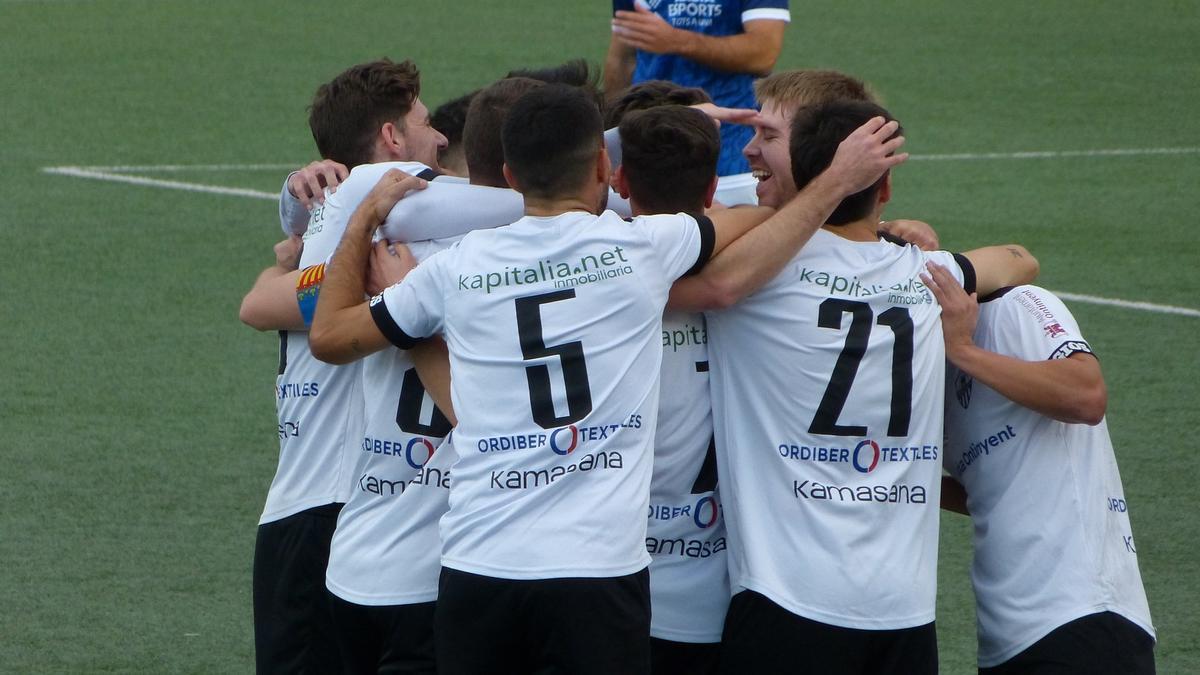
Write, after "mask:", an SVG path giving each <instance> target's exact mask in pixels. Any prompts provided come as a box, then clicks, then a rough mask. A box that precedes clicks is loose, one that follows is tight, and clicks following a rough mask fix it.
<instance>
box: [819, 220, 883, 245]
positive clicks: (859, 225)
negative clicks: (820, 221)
mask: <svg viewBox="0 0 1200 675" xmlns="http://www.w3.org/2000/svg"><path fill="white" fill-rule="evenodd" d="M821 229H822V230H825V231H826V232H829V233H831V234H836V235H837V236H839V237H841V238H842V239H848V240H850V241H879V234H878V231H879V218H871V217H867V218H862V219H860V220H853V221H850V222H849V223H846V224H844V225H828V224H826V225H822V226H821Z"/></svg>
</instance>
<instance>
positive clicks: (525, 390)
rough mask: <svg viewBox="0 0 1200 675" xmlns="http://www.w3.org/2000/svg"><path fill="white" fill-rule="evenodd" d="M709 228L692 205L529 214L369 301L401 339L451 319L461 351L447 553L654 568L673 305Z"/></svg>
mask: <svg viewBox="0 0 1200 675" xmlns="http://www.w3.org/2000/svg"><path fill="white" fill-rule="evenodd" d="M712 237H713V234H712V224H711V223H710V222H709V221H708V220H707V219H706V218H703V217H701V218H700V220H699V221H697V220H696V219H694V218H692V217H690V216H686V215H675V216H648V217H641V218H635V219H634V220H633V221H632V222H625V221H623V220H621V219H620V218H619V217H618V216H616V215H615V214H613V213H611V212H606V213H605V214H603V215H601V216H594V215H591V214H587V213H566V214H563V215H560V216H556V217H547V218H542V217H526V218H523V219H522V220H519V221H517V222H516V223H514V224H512V225H510V226H507V227H503V228H498V229H496V230H487V231H478V232H473V233H471V234H469V235H467V236H466V237H465V238H464V239H463V240H462V241H461V242H459V243H458V244H456V245H455V246H453V247H451V248H450V249H448V250H446V251H443V252H442V253H439V254H436V255H434V256H432V257H431V258H429V259H428V260H426V261H425V262H423V263H422V264H421V265H420V266H418V267H417V268H416V269H415V270H414V271H413V272H412V273H411V274H409V276H408V277H407V278H406V279H405V280H404V282H403V283H401V284H399V285H397V286H394V287H392V288H390V289H388V290H387V291H385V292H384V293H383V294H382V295H381V296H377V297H376V298H375V299H374V300H372V315H373V316H374V317H375V320H376V323H377V324H378V325H379V327H380V329H381V330H382V331H383V332H384V334H385V335H387V336H388V337H389V338H390V339H392V341H393V342H395V343H396V344H397V345H400V346H404V345H406V344H409V343H410V342H411V340H412V339H413V337H423V336H427V335H430V334H433V333H438V332H441V333H442V334H443V335H444V336H445V339H446V344H447V346H448V347H449V350H450V366H451V379H452V392H451V395H452V398H453V401H454V409H455V412H456V413H457V415H458V427H457V428H456V429H455V431H454V445H455V450H456V451H457V453H458V460H457V462H456V463H455V464H454V466H453V468H452V472H453V474H454V479H453V482H452V484H451V488H450V511H449V513H448V514H447V515H446V516H445V517H444V518H443V519H442V522H441V528H442V540H443V552H442V564H443V565H444V566H446V567H450V568H453V569H456V570H460V571H464V572H470V573H474V574H482V575H487V576H492V577H499V578H507V579H543V578H557V577H615V576H622V575H626V574H632V573H634V572H636V571H638V570H640V569H642V568H644V567H646V565H647V564H648V563H649V556H648V555H647V553H646V545H645V533H646V511H647V509H648V504H649V480H650V473H651V462H652V458H651V443H652V441H653V436H654V428H655V420H656V416H657V408H658V372H659V364H660V361H661V359H662V345H661V325H662V311H663V307H664V305H665V304H666V300H667V294H668V291H669V289H670V286H671V283H672V282H673V281H674V280H675V279H676V278H678V277H680V276H682V275H683V274H685V273H686V272H687V271H688V270H690V269H693V268H696V267H698V266H699V264H700V263H701V262H703V261H704V260H705V259H706V258H707V256H708V252H709V251H711V250H712Z"/></svg>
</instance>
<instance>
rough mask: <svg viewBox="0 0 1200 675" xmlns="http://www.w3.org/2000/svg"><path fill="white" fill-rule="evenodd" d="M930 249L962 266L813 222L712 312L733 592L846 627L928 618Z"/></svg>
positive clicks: (931, 550)
mask: <svg viewBox="0 0 1200 675" xmlns="http://www.w3.org/2000/svg"><path fill="white" fill-rule="evenodd" d="M929 259H934V260H937V261H938V262H941V263H942V264H944V265H947V266H948V267H951V268H952V269H954V270H959V266H958V265H957V264H955V259H954V258H952V257H951V255H950V254H948V253H942V252H938V253H932V254H926V253H922V252H920V251H918V250H917V249H916V248H915V247H911V246H909V247H898V246H894V245H892V244H887V243H881V242H865V243H864V242H857V243H856V242H851V241H848V240H845V239H842V238H841V237H838V236H837V235H834V234H831V233H829V232H825V231H821V232H818V233H817V234H816V235H815V236H814V237H813V239H812V241H811V242H810V243H809V244H808V245H807V246H806V247H805V248H804V249H803V250H802V251H801V253H800V254H799V255H798V256H797V257H796V258H795V259H794V260H793V261H792V262H791V263H790V264H789V265H788V266H787V267H786V268H785V269H784V271H783V272H782V273H781V274H780V275H779V276H778V277H776V279H775V280H773V281H772V282H771V283H769V284H768V285H767V286H765V287H764V288H763V289H762V290H761V291H759V292H758V293H756V294H754V295H752V296H750V297H749V298H747V299H745V300H744V301H743V302H742V303H740V304H739V305H737V306H735V307H733V308H732V309H730V310H727V311H722V312H715V313H711V314H710V315H709V331H710V338H711V343H710V351H711V354H710V358H711V360H712V362H713V367H712V378H713V408H714V427H715V430H716V435H717V445H718V447H722V448H725V449H726V450H727V452H725V453H723V454H722V455H721V456H720V457H721V461H720V463H719V464H720V468H721V482H722V485H723V487H724V489H723V490H722V493H723V495H724V501H725V505H726V507H727V509H726V510H727V515H728V521H729V530H730V537H731V543H732V550H733V551H734V553H733V554H732V555H731V556H730V572H731V577H732V580H733V590H734V592H735V593H736V592H738V591H739V590H741V589H750V590H754V591H757V592H759V593H762V594H763V595H766V596H767V597H769V598H770V599H771V600H773V601H774V602H776V603H778V604H779V605H781V606H783V607H784V608H786V609H788V610H789V611H791V612H792V613H794V614H799V615H801V616H803V617H806V618H809V619H813V620H815V621H819V622H822V623H827V624H832V625H836V626H843V627H848V628H858V629H897V628H906V627H912V626H917V625H921V624H926V623H929V622H930V621H932V620H933V609H934V598H935V592H936V588H935V575H936V560H937V557H936V556H937V522H938V521H937V518H938V515H937V508H938V486H939V482H938V479H939V475H940V463H939V460H940V452H941V450H940V445H941V443H942V416H941V401H942V392H943V381H942V377H943V371H944V363H943V354H944V351H943V347H942V337H941V326H940V323H939V321H938V316H939V308H938V306H937V305H936V303H935V302H934V300H933V297H932V295H931V294H930V293H929V292H928V291H927V290H926V289H925V287H924V285H923V284H922V283H921V281H920V280H919V278H918V274H920V273H921V272H923V271H924V269H925V267H924V264H925V261H926V260H929ZM964 264H965V265H966V266H967V267H969V263H964ZM959 274H960V276H961V272H959ZM968 276H969V273H968ZM770 522H775V523H779V522H783V523H786V527H782V528H781V527H778V526H774V527H773V526H771V525H770V524H769V523H770Z"/></svg>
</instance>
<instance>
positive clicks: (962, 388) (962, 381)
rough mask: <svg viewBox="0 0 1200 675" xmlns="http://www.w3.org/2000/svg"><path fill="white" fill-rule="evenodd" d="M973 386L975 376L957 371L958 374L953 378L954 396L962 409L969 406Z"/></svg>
mask: <svg viewBox="0 0 1200 675" xmlns="http://www.w3.org/2000/svg"><path fill="white" fill-rule="evenodd" d="M974 386H975V378H973V377H971V376H970V375H967V374H966V373H964V372H962V371H959V373H958V376H957V377H955V378H954V397H955V398H957V399H958V404H959V405H961V406H962V407H963V410H966V409H967V408H969V407H971V389H972V388H973V387H974Z"/></svg>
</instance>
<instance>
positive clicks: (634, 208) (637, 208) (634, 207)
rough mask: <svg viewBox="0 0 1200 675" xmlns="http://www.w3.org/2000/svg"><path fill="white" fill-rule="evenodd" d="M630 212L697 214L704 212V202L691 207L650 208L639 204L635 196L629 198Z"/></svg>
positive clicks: (651, 214)
mask: <svg viewBox="0 0 1200 675" xmlns="http://www.w3.org/2000/svg"><path fill="white" fill-rule="evenodd" d="M629 212H630V213H631V214H633V215H634V216H657V215H661V214H664V213H666V214H673V213H691V214H693V215H695V214H699V213H704V203H703V202H696V203H695V204H694V205H692V206H690V207H684V208H681V209H673V208H669V207H668V208H666V209H663V208H657V209H650V208H645V207H643V206H642V205H641V204H639V203H638V202H637V200H636V199H634V198H633V197H630V198H629Z"/></svg>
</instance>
